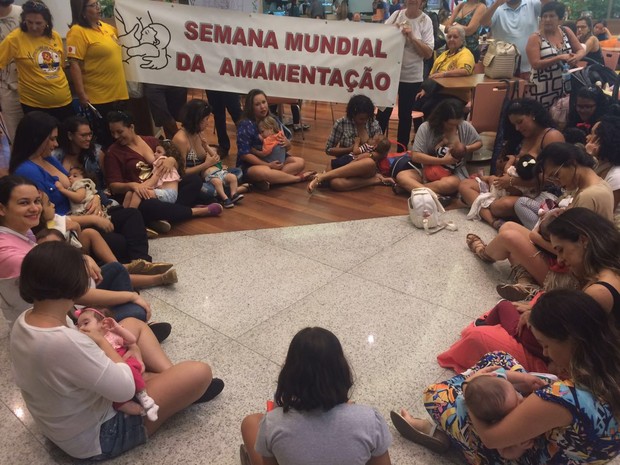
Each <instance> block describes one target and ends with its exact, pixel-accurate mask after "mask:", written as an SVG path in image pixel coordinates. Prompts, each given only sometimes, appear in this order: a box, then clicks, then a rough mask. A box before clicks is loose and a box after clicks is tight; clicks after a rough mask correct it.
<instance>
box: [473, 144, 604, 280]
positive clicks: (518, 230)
mask: <svg viewBox="0 0 620 465" xmlns="http://www.w3.org/2000/svg"><path fill="white" fill-rule="evenodd" d="M539 166H540V167H541V169H542V170H543V176H544V179H545V180H546V181H549V182H553V183H555V184H557V185H558V186H561V187H562V188H563V189H565V190H567V191H569V192H571V191H573V192H574V193H573V197H572V202H571V203H570V207H569V208H574V207H584V208H588V209H590V210H592V211H594V212H596V213H598V214H599V215H601V216H602V217H603V218H606V219H607V220H609V221H612V220H613V207H614V196H613V192H612V190H611V188H610V187H609V185H608V184H607V183H606V182H605V181H603V180H602V179H601V178H600V177H598V176H597V174H596V173H595V172H594V170H593V169H592V167H593V166H594V161H593V159H592V158H591V157H590V156H589V155H587V154H586V153H585V152H584V151H583V150H582V149H580V148H578V147H576V146H574V145H571V144H567V143H564V142H556V143H553V144H551V145H549V146H547V147H546V148H545V149H544V150H543V151H542V153H541V154H540V155H539ZM467 245H468V247H469V249H470V250H471V251H472V252H473V253H474V255H476V257H478V258H479V259H481V260H483V261H486V262H489V263H492V262H495V261H499V260H506V259H508V260H509V261H510V264H511V265H512V266H516V265H521V266H523V267H524V268H525V269H526V270H527V271H528V273H529V275H531V276H530V278H531V279H532V281H533V282H529V285H531V284H538V285H542V284H543V283H544V281H545V277H546V276H547V273H548V271H549V267H550V262H549V260H548V255H549V254H551V255H553V254H555V251H554V250H553V247H552V246H551V243H550V242H549V241H548V240H546V239H545V238H544V237H543V236H542V235H541V234H540V231H539V230H534V231H530V230H529V229H527V228H525V227H524V226H521V225H520V224H517V223H512V222H509V223H506V224H504V225H503V226H502V228H501V229H500V230H499V234H498V235H497V236H496V237H495V239H493V240H492V241H491V242H490V243H489V244H488V245H486V244H485V243H484V242H483V241H482V240H481V239H480V237H478V236H477V235H475V234H468V235H467ZM541 251H544V252H543V253H541ZM524 279H526V278H525V277H524ZM517 284H522V285H526V286H527V285H528V283H526V282H523V283H517Z"/></svg>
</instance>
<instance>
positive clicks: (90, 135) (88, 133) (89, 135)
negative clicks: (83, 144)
mask: <svg viewBox="0 0 620 465" xmlns="http://www.w3.org/2000/svg"><path fill="white" fill-rule="evenodd" d="M78 136H80V137H84V138H86V139H89V138H91V137H93V133H92V131H91V132H83V133H81V134H80V133H78Z"/></svg>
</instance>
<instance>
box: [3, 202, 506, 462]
mask: <svg viewBox="0 0 620 465" xmlns="http://www.w3.org/2000/svg"><path fill="white" fill-rule="evenodd" d="M446 219H449V220H452V221H454V222H455V223H456V224H457V225H458V227H459V231H457V232H450V231H442V232H440V233H438V234H435V235H432V236H427V235H425V234H424V232H423V231H421V230H417V229H415V228H414V227H413V226H412V225H411V224H410V222H409V220H408V217H406V216H401V217H393V218H382V219H375V220H363V221H352V222H345V223H332V224H324V225H313V226H303V227H295V228H283V229H272V230H261V231H245V232H235V233H227V234H211V235H201V236H193V237H175V238H161V239H157V240H156V241H152V242H151V253H152V255H153V257H154V259H155V260H156V261H169V262H172V263H174V264H175V267H176V269H177V273H178V276H179V283H178V284H176V285H174V286H169V287H166V288H154V289H150V290H148V291H144V292H143V295H144V296H145V298H147V300H149V301H150V302H151V304H152V307H153V318H154V320H156V321H168V322H170V323H171V324H172V325H173V332H172V335H171V336H170V338H169V339H168V340H167V341H166V342H165V343H164V344H163V348H164V350H165V351H166V352H167V353H168V355H169V356H170V358H171V359H172V360H173V361H181V360H185V359H196V360H203V361H206V362H208V363H209V364H211V366H212V368H213V373H214V376H216V377H220V378H222V379H224V381H225V382H226V387H225V389H224V391H223V393H222V394H221V395H220V396H219V397H218V398H217V399H215V400H214V401H212V402H209V403H207V404H202V405H197V406H193V407H191V408H189V409H188V410H187V411H186V412H183V413H182V414H179V415H177V416H175V417H174V418H173V419H171V421H170V422H169V423H167V424H166V425H164V427H163V428H162V429H161V430H160V431H159V432H158V433H157V434H156V435H155V436H154V437H153V438H151V439H150V440H149V442H148V444H147V445H145V446H142V447H139V448H137V449H135V450H133V451H130V452H129V453H127V454H125V455H124V456H122V457H120V458H118V459H117V460H114V461H111V462H109V463H111V464H132V465H134V464H136V463H149V464H153V465H157V464H177V463H178V464H184V465H185V464H213V465H233V464H238V463H239V458H238V457H239V456H238V448H239V444H240V442H241V435H240V423H241V420H242V418H243V417H244V416H245V415H247V414H249V413H253V412H257V411H263V410H264V407H265V401H266V400H267V399H268V398H270V397H271V396H272V395H273V392H274V390H275V385H276V380H277V375H278V372H279V369H280V366H281V364H282V363H283V361H284V358H285V355H286V351H287V348H288V345H289V343H290V340H291V338H292V337H293V335H294V334H295V333H296V332H297V331H298V330H299V329H301V328H303V327H306V326H323V327H326V328H328V329H330V330H331V331H333V332H334V333H335V334H336V335H337V336H338V337H339V339H340V341H341V342H342V344H343V348H344V351H345V354H346V355H347V357H348V359H349V361H350V363H351V366H352V367H353V370H354V373H355V380H356V383H355V386H354V390H353V396H352V397H353V400H354V401H356V402H359V403H364V404H369V405H373V406H374V407H375V408H377V410H379V411H380V412H381V413H382V414H383V415H384V416H385V417H386V419H387V420H388V424H389V412H390V410H392V409H399V408H401V407H406V408H408V409H409V410H410V411H411V412H412V413H414V414H416V415H419V416H424V415H426V413H425V411H424V408H423V405H422V402H421V396H422V391H423V389H424V387H426V386H427V385H428V384H431V383H433V382H437V381H439V380H442V379H446V378H448V377H450V376H451V372H450V371H448V370H444V369H442V368H440V367H439V366H438V365H437V363H436V356H437V354H438V353H439V352H441V351H443V350H445V349H446V348H448V347H449V346H450V344H451V343H452V342H454V341H455V340H456V339H457V337H458V335H459V333H460V331H461V329H462V328H463V327H464V326H466V325H467V324H468V323H469V322H470V321H471V319H472V318H473V317H475V316H477V315H479V314H480V313H482V312H483V311H485V310H488V308H489V307H490V306H491V305H493V304H494V303H495V302H496V301H497V299H498V297H497V296H496V294H495V290H494V287H495V284H496V283H497V282H498V280H499V279H501V278H504V277H505V276H506V275H507V267H506V266H505V265H488V264H484V263H482V262H480V261H479V260H477V259H476V258H475V257H474V256H473V255H472V254H471V252H469V250H467V247H466V245H465V235H466V234H467V232H470V231H471V232H476V233H478V234H480V235H481V237H482V238H483V239H485V240H489V239H491V238H492V237H493V235H494V232H493V231H492V229H491V228H489V227H487V226H485V225H482V224H480V223H477V222H470V221H467V220H466V219H465V214H464V212H461V211H451V212H448V213H447V214H446ZM3 335H6V329H3V327H2V326H1V325H0V400H1V401H2V405H0V447H2V450H3V451H7V452H4V454H7V453H8V454H10V455H8V457H9V461H8V462H7V463H11V464H18V465H20V464H30V463H43V464H45V463H54V462H56V463H69V462H71V461H70V459H69V458H68V457H66V456H64V455H63V454H61V453H59V452H58V451H57V450H54V448H52V447H51V446H50V444H49V441H47V442H46V441H44V439H43V437H42V436H41V435H40V433H39V432H38V430H37V428H36V426H35V425H34V423H33V420H32V418H31V417H30V416H29V414H28V412H27V411H25V412H24V411H23V410H25V409H24V406H23V401H22V400H21V395H20V393H19V390H18V389H17V388H16V387H15V386H14V384H13V382H12V377H11V371H10V364H9V359H8V338H7V337H6V336H5V337H3ZM20 408H21V409H22V410H21V411H20V410H19V409H20ZM15 413H20V414H22V413H23V415H22V418H21V419H19V420H18V418H17V416H16V415H15ZM390 428H391V429H392V433H393V435H394V443H393V446H392V447H391V449H390V453H391V456H392V463H394V464H402V465H418V464H419V465H431V464H432V465H443V464H446V465H449V464H455V463H462V462H461V461H460V459H459V457H458V455H456V454H451V455H446V456H438V455H436V454H433V453H431V452H429V451H427V450H425V449H423V448H422V447H419V446H417V445H415V444H412V443H410V442H407V441H405V440H403V439H402V438H401V437H400V436H399V435H398V433H397V432H396V431H395V430H394V429H393V428H392V427H391V426H390ZM15 443H19V444H20V447H18V448H16V447H13V446H12V445H13V444H15ZM46 450H48V451H51V454H52V455H49V453H48V452H46ZM11 454H12V455H11ZM3 457H7V455H4V456H3Z"/></svg>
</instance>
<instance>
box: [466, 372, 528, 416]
mask: <svg viewBox="0 0 620 465" xmlns="http://www.w3.org/2000/svg"><path fill="white" fill-rule="evenodd" d="M522 400H523V397H522V396H521V394H519V393H518V392H517V390H516V389H515V388H514V387H513V386H512V384H511V383H510V382H509V381H508V380H506V379H504V378H501V377H498V376H493V375H490V376H478V377H476V378H474V379H472V380H471V381H470V382H468V383H467V389H465V404H466V405H467V408H468V409H469V410H470V411H471V412H472V413H473V414H474V415H475V416H476V417H478V418H479V419H480V420H482V421H485V422H487V423H490V424H492V423H497V422H498V421H500V420H501V419H502V418H504V417H505V416H506V415H508V413H509V412H511V411H512V410H513V409H514V408H515V407H516V406H517V405H519V404H520V403H521V401H522Z"/></svg>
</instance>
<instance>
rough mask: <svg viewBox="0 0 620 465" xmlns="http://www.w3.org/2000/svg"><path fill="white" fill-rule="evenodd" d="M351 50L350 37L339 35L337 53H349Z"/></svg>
mask: <svg viewBox="0 0 620 465" xmlns="http://www.w3.org/2000/svg"><path fill="white" fill-rule="evenodd" d="M350 51H351V41H350V40H349V38H348V37H338V47H337V48H336V53H337V54H338V55H348V54H349V52H350Z"/></svg>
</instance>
